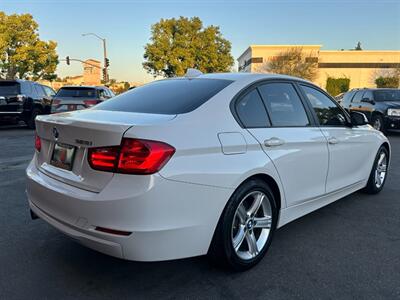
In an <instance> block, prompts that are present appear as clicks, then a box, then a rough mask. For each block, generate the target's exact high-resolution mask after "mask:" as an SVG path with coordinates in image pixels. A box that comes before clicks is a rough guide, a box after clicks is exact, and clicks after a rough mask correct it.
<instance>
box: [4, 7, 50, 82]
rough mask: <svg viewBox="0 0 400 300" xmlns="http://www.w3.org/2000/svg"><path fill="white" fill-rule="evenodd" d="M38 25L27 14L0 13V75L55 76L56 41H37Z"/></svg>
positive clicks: (35, 78) (11, 76)
mask: <svg viewBox="0 0 400 300" xmlns="http://www.w3.org/2000/svg"><path fill="white" fill-rule="evenodd" d="M38 27H39V26H38V24H37V23H36V22H35V20H34V19H33V17H32V15H30V14H21V15H17V14H12V15H6V14H5V13H4V12H0V78H5V79H14V78H16V77H18V78H20V79H25V78H30V79H33V80H38V79H47V80H53V79H55V78H56V75H55V74H54V72H55V70H56V68H57V64H58V56H57V53H56V47H57V43H55V42H53V41H48V42H45V41H42V40H40V39H39V34H38Z"/></svg>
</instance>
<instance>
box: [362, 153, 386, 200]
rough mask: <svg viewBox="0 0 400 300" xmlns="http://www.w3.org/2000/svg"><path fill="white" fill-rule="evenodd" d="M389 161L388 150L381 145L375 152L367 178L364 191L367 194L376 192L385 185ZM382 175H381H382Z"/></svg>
mask: <svg viewBox="0 0 400 300" xmlns="http://www.w3.org/2000/svg"><path fill="white" fill-rule="evenodd" d="M388 163H389V152H388V151H387V149H386V148H385V147H384V146H381V147H380V148H379V150H378V153H377V154H376V157H375V161H374V165H373V167H372V170H371V173H370V175H369V178H368V183H367V186H366V187H365V188H364V190H363V191H364V192H365V193H367V194H378V193H379V192H380V191H382V189H383V186H384V185H385V182H386V178H387V171H388ZM382 176H383V177H382Z"/></svg>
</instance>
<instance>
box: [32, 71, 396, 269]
mask: <svg viewBox="0 0 400 300" xmlns="http://www.w3.org/2000/svg"><path fill="white" fill-rule="evenodd" d="M36 122H37V136H36V140H35V148H36V151H35V155H34V157H33V160H32V162H31V163H30V165H29V167H28V168H27V177H28V179H27V195H28V200H29V205H30V208H31V212H32V217H33V218H36V217H37V216H39V217H40V218H42V219H43V220H45V221H46V222H48V223H49V224H51V225H52V226H54V227H56V228H57V229H59V230H60V231H62V232H64V233H66V234H67V235H69V236H72V237H73V238H74V239H76V240H78V241H80V242H81V243H82V244H84V245H86V246H88V247H90V248H93V249H96V250H98V251H100V252H103V253H106V254H109V255H112V256H116V257H120V258H124V259H128V260H137V261H159V260H170V259H177V258H184V257H190V256H197V255H203V254H208V255H209V256H210V257H211V258H213V259H214V260H216V261H218V262H221V263H224V264H226V265H228V266H230V267H232V268H234V269H237V270H245V269H248V268H250V267H252V266H254V265H255V264H256V263H258V262H259V261H260V260H261V259H262V257H263V256H264V254H265V253H266V252H267V250H268V248H269V246H270V244H271V240H272V237H273V234H274V231H275V230H276V229H277V228H279V227H281V226H283V225H285V224H287V223H289V222H291V221H293V220H295V219H297V218H299V217H301V216H303V215H305V214H308V213H310V212H312V211H314V210H316V209H318V208H320V207H323V206H325V205H327V204H329V203H331V202H333V201H336V200H338V199H340V198H342V197H344V196H346V195H348V194H350V193H353V192H355V191H357V190H360V189H363V190H364V191H365V192H367V193H370V194H375V193H379V192H380V191H381V190H382V188H383V186H384V184H385V181H386V177H387V169H388V166H389V159H390V145H389V141H388V140H387V138H386V137H385V136H384V135H383V134H382V133H381V132H379V131H377V130H375V129H373V128H372V127H371V126H369V125H367V120H366V118H365V116H364V115H363V114H360V113H353V114H352V115H351V116H350V115H348V114H347V113H346V112H345V110H344V109H343V108H342V107H340V106H339V105H338V104H337V103H336V101H334V100H333V99H332V98H331V97H330V96H329V95H328V94H327V93H326V92H324V91H323V90H321V89H320V88H318V87H317V86H315V85H314V84H312V83H310V82H308V81H304V80H302V79H299V78H294V77H289V76H283V75H274V74H250V73H240V74H207V75H188V76H187V77H184V78H173V79H166V80H160V81H155V82H153V83H150V84H147V85H144V86H141V87H138V88H135V89H133V90H131V91H128V92H126V93H123V94H121V95H119V96H116V97H115V98H113V99H111V100H109V101H106V102H103V103H101V104H99V105H97V106H96V107H94V108H92V109H88V110H84V111H79V112H71V113H65V114H57V115H52V116H39V117H38V118H37V119H36Z"/></svg>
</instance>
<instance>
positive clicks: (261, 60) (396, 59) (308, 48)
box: [238, 45, 400, 88]
mask: <svg viewBox="0 0 400 300" xmlns="http://www.w3.org/2000/svg"><path fill="white" fill-rule="evenodd" d="M293 47H301V48H302V49H303V51H304V52H305V53H306V54H307V55H308V56H310V57H308V58H307V59H312V60H315V61H316V62H318V76H317V78H316V80H315V81H314V82H315V83H316V84H317V85H318V86H320V87H322V88H325V86H326V79H327V78H328V77H334V78H339V77H347V78H350V88H362V87H376V85H375V79H376V78H377V77H379V76H382V75H388V74H391V73H392V72H393V71H394V70H395V69H396V68H397V69H398V68H400V50H389V51H387V50H373V51H372V50H360V51H356V50H321V47H322V45H251V46H250V47H249V48H247V49H246V51H244V52H243V54H242V55H240V56H239V58H238V64H239V71H240V72H261V71H262V69H263V68H262V66H263V65H264V64H266V63H268V61H269V60H271V59H273V58H274V57H276V56H277V55H279V53H281V52H283V51H285V50H288V49H290V48H293Z"/></svg>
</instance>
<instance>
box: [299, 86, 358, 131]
mask: <svg viewBox="0 0 400 300" xmlns="http://www.w3.org/2000/svg"><path fill="white" fill-rule="evenodd" d="M298 84H299V88H300V89H301V93H302V94H303V97H304V99H305V100H306V101H307V103H308V105H309V106H310V107H311V108H312V111H311V113H312V114H313V116H314V119H315V121H316V124H317V126H318V127H322V128H328V127H334V128H348V127H351V126H350V125H351V118H350V115H349V114H348V113H347V111H346V110H345V109H344V108H343V107H341V106H340V104H338V103H337V102H336V101H335V100H334V99H333V98H332V97H331V96H330V95H329V94H328V93H327V92H325V91H324V90H323V89H321V88H320V87H318V86H314V85H312V84H308V83H306V82H305V83H303V82H301V83H298ZM301 86H307V87H309V88H313V89H315V90H317V91H319V92H321V93H322V94H324V95H325V96H327V97H328V99H330V100H331V101H332V102H333V103H334V104H335V105H336V107H338V108H339V109H340V110H341V111H342V112H343V114H344V117H345V119H346V124H344V125H322V124H321V123H320V122H319V119H318V116H317V113H316V112H315V110H314V107H313V106H312V104H311V102H310V100H309V99H308V97H307V95H306V93H305V91H304V90H303V89H302V87H301Z"/></svg>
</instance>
